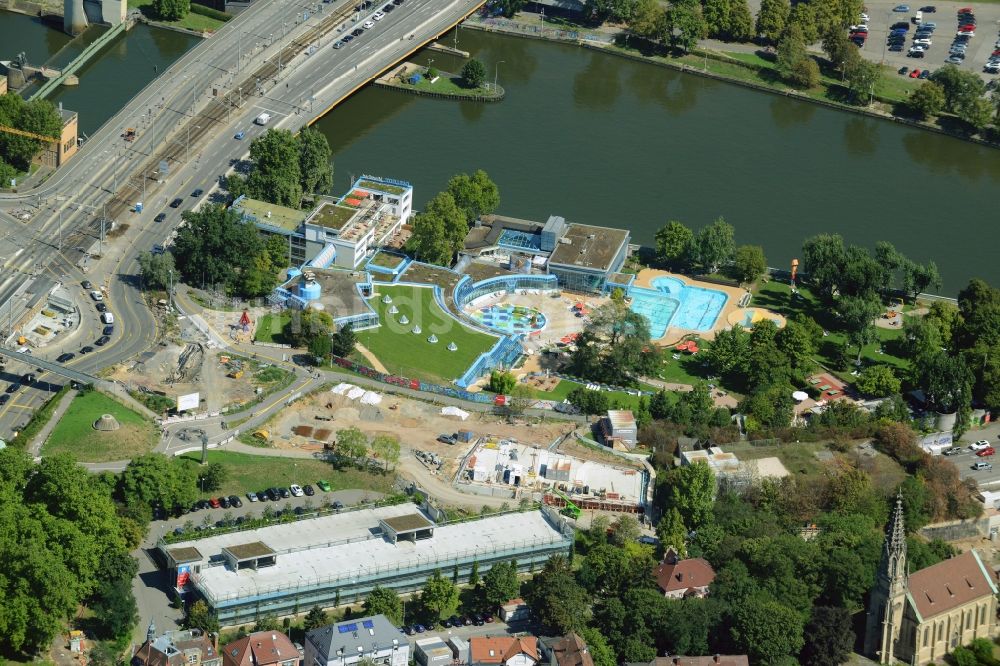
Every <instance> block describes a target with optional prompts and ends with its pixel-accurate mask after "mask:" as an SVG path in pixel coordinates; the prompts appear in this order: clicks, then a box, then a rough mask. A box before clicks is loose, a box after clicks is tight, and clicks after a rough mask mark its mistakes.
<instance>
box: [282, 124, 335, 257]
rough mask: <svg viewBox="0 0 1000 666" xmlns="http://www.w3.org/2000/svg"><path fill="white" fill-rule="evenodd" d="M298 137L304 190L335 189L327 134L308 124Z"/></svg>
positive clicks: (331, 154) (324, 192)
mask: <svg viewBox="0 0 1000 666" xmlns="http://www.w3.org/2000/svg"><path fill="white" fill-rule="evenodd" d="M297 139H298V147H299V173H300V174H301V184H302V191H303V192H308V193H316V194H329V192H330V191H331V190H332V189H333V151H331V150H330V143H329V142H328V141H327V140H326V135H325V134H323V133H322V132H320V131H319V130H317V129H313V128H311V127H308V126H306V127H303V128H302V129H301V130H300V131H299V134H298V137H297ZM278 265H281V264H278Z"/></svg>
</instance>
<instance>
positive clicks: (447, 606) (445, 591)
mask: <svg viewBox="0 0 1000 666" xmlns="http://www.w3.org/2000/svg"><path fill="white" fill-rule="evenodd" d="M420 604H421V605H422V606H423V608H424V611H425V612H426V613H427V615H428V616H429V617H430V618H432V619H434V620H440V619H442V618H446V617H449V616H450V615H452V614H454V612H455V610H456V609H457V608H458V588H457V587H456V586H455V584H454V583H452V582H451V581H450V580H448V579H447V578H442V577H441V572H440V571H435V572H434V575H432V576H431V577H430V578H428V579H427V582H426V583H424V587H423V589H422V590H421V591H420Z"/></svg>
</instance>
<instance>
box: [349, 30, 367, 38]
mask: <svg viewBox="0 0 1000 666" xmlns="http://www.w3.org/2000/svg"><path fill="white" fill-rule="evenodd" d="M351 34H352V35H353V36H355V37H360V36H361V35H363V34H365V31H364V30H362V29H361V28H355V29H354V30H352V31H351Z"/></svg>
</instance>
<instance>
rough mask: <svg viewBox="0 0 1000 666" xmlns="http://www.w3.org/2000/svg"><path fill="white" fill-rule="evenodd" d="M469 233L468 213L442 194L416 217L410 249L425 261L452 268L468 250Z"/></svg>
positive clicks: (449, 195)
mask: <svg viewBox="0 0 1000 666" xmlns="http://www.w3.org/2000/svg"><path fill="white" fill-rule="evenodd" d="M468 230H469V225H468V222H466V217H465V213H464V212H463V211H462V210H461V209H460V208H459V207H458V205H457V204H456V203H455V198H454V197H453V196H452V195H451V194H450V193H449V192H440V193H439V194H437V195H436V196H435V197H434V198H433V199H431V200H430V201H428V202H427V205H426V206H425V207H424V210H423V211H422V212H421V213H420V214H418V215H417V216H416V220H415V221H414V223H413V235H412V236H411V237H410V240H409V243H410V245H409V247H410V249H411V250H412V251H413V252H414V253H415V254H416V255H417V257H418V258H419V259H421V260H422V261H426V262H429V263H432V264H438V265H441V266H448V265H450V264H451V260H452V257H453V256H454V255H455V253H456V252H458V251H459V250H461V249H462V247H463V246H464V242H465V234H466V233H467V232H468Z"/></svg>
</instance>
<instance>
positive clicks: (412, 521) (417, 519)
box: [382, 513, 434, 534]
mask: <svg viewBox="0 0 1000 666" xmlns="http://www.w3.org/2000/svg"><path fill="white" fill-rule="evenodd" d="M382 522H383V523H385V524H386V525H388V526H389V527H390V528H391V529H392V531H393V532H395V533H396V534H399V533H400V532H412V531H413V530H425V529H427V528H428V527H434V523H432V522H431V521H429V520H427V518H425V517H424V516H422V515H421V514H419V513H411V514H409V515H406V516H397V517H395V518H386V519H384V520H383V521H382Z"/></svg>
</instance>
